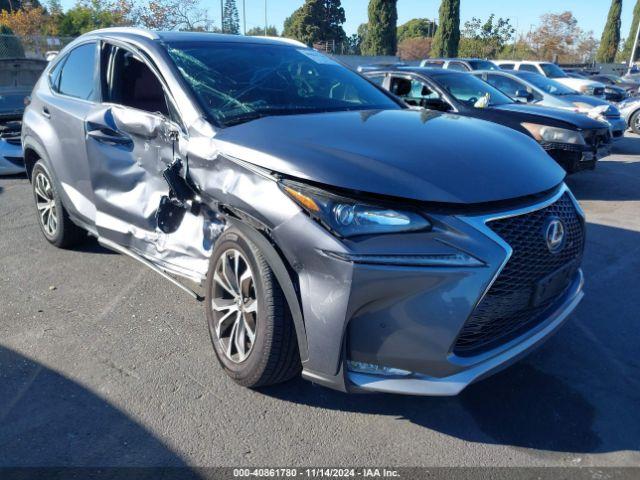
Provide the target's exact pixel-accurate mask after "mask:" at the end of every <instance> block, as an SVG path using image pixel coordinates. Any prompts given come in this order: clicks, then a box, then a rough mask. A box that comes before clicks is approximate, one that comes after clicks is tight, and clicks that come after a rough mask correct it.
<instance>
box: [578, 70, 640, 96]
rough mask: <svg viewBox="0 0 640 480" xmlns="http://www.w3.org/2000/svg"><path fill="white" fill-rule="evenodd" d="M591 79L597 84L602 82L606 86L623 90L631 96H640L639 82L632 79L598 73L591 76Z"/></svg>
mask: <svg viewBox="0 0 640 480" xmlns="http://www.w3.org/2000/svg"><path fill="white" fill-rule="evenodd" d="M589 78H591V79H592V80H595V81H596V82H601V83H603V84H605V85H609V86H612V87H618V88H622V89H624V90H626V91H627V92H629V94H630V95H631V96H636V95H638V94H640V83H639V82H636V81H633V80H630V79H624V78H622V77H620V76H619V75H614V74H604V73H596V74H594V75H591V76H590V77H589Z"/></svg>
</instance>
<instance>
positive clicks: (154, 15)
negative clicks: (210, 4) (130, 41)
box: [131, 0, 211, 31]
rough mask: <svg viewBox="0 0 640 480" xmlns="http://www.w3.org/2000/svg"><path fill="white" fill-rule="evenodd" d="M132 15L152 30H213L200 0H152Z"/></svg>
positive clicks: (136, 21)
mask: <svg viewBox="0 0 640 480" xmlns="http://www.w3.org/2000/svg"><path fill="white" fill-rule="evenodd" d="M131 17H133V18H132V20H133V21H134V22H135V23H136V24H139V25H141V26H143V27H145V28H149V29H151V30H176V29H178V30H183V31H211V22H210V21H209V17H208V16H207V11H206V10H204V9H202V8H200V2H199V0H150V1H149V4H148V6H147V8H144V9H143V8H140V9H139V10H135V11H134V13H133V14H132V15H131Z"/></svg>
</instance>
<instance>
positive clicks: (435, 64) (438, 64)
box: [422, 60, 444, 68]
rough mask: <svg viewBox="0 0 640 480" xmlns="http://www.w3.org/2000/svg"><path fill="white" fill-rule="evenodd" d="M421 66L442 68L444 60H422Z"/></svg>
mask: <svg viewBox="0 0 640 480" xmlns="http://www.w3.org/2000/svg"><path fill="white" fill-rule="evenodd" d="M422 66H423V67H431V68H442V67H443V66H444V62H443V61H442V60H424V61H423V62H422Z"/></svg>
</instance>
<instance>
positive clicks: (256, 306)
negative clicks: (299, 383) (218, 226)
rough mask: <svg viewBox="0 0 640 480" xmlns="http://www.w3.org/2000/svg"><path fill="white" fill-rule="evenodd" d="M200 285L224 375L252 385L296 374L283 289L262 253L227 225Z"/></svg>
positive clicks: (295, 354)
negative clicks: (202, 285)
mask: <svg viewBox="0 0 640 480" xmlns="http://www.w3.org/2000/svg"><path fill="white" fill-rule="evenodd" d="M225 260H226V262H227V263H226V268H225V269H223V265H224V264H225ZM236 262H237V263H236ZM247 272H248V273H247ZM238 285H239V286H240V288H237V286H238ZM205 288H206V296H205V300H206V304H205V310H206V316H207V323H208V326H209V333H210V335H211V341H212V343H213V348H214V350H215V352H216V356H217V357H218V360H219V362H220V365H221V366H222V368H223V369H224V371H225V372H226V373H227V375H229V376H230V377H231V378H232V379H233V380H234V381H235V382H236V383H238V384H240V385H242V386H244V387H249V388H257V387H262V386H267V385H273V384H276V383H281V382H284V381H287V380H289V379H291V378H293V377H294V376H296V375H297V374H299V373H300V370H301V365H300V354H299V351H298V342H297V337H296V332H295V327H294V325H293V319H292V318H291V312H290V310H289V306H288V305H287V302H286V299H285V297H284V294H283V293H282V289H281V288H280V285H279V284H278V282H277V280H276V278H275V275H274V274H273V271H272V270H271V268H270V267H269V265H268V263H267V261H266V260H265V258H264V256H263V255H262V253H261V252H260V251H259V250H258V248H257V247H256V246H255V245H254V244H253V243H252V242H251V241H250V240H248V239H247V238H245V237H244V236H242V234H241V233H240V232H238V231H235V230H230V231H228V232H225V233H224V234H223V235H222V236H221V237H220V239H219V240H218V242H217V244H216V247H215V249H214V251H213V253H212V255H211V260H210V263H209V272H208V274H207V281H206V285H205ZM238 291H240V292H241V294H238ZM251 331H253V339H252V338H251V336H252V334H251Z"/></svg>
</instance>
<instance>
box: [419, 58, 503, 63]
mask: <svg viewBox="0 0 640 480" xmlns="http://www.w3.org/2000/svg"><path fill="white" fill-rule="evenodd" d="M424 61H426V62H442V61H444V62H455V61H459V62H492V61H493V60H487V59H486V58H474V57H466V58H426V59H425V60H424Z"/></svg>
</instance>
